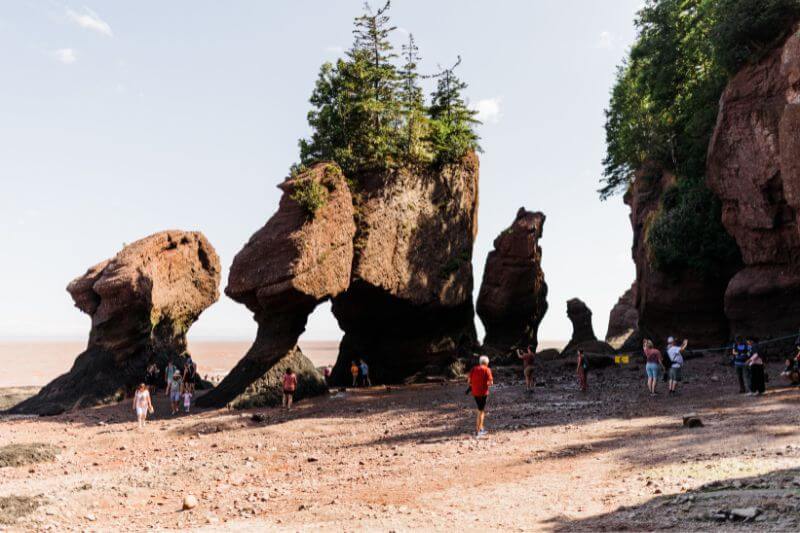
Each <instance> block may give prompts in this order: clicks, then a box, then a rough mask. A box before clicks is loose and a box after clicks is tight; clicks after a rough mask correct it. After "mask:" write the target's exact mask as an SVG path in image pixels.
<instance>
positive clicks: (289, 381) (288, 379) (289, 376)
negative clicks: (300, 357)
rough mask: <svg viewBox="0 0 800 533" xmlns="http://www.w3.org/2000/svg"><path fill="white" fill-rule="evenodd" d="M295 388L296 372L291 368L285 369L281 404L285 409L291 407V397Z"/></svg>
mask: <svg viewBox="0 0 800 533" xmlns="http://www.w3.org/2000/svg"><path fill="white" fill-rule="evenodd" d="M296 390H297V374H295V373H294V371H293V370H292V369H291V368H287V369H286V373H285V374H284V375H283V406H284V407H285V408H287V409H291V408H292V398H294V393H295V391H296Z"/></svg>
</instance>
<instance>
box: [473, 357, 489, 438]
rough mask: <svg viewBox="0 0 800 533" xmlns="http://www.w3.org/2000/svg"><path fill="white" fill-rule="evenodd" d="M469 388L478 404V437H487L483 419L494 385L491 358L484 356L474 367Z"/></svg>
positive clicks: (476, 430)
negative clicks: (490, 389) (490, 367)
mask: <svg viewBox="0 0 800 533" xmlns="http://www.w3.org/2000/svg"><path fill="white" fill-rule="evenodd" d="M468 380H469V387H470V391H471V392H472V397H473V398H475V403H476V404H478V417H477V419H476V421H475V433H476V436H477V437H482V436H483V435H486V430H485V429H483V419H484V415H485V409H486V399H487V398H488V397H489V387H491V386H492V385H494V378H493V377H492V371H491V370H490V369H489V358H488V357H486V356H485V355H482V356H481V357H480V359H479V360H478V364H477V365H475V366H474V367H472V370H471V371H470V373H469V378H468Z"/></svg>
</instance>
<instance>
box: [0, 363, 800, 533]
mask: <svg viewBox="0 0 800 533" xmlns="http://www.w3.org/2000/svg"><path fill="white" fill-rule="evenodd" d="M567 365H569V363H567ZM643 373H644V372H643V370H642V369H641V368H613V369H608V370H606V371H605V372H603V373H602V374H600V375H598V374H594V375H592V376H591V377H590V387H591V390H590V392H589V393H588V394H586V395H582V394H580V393H579V392H578V391H576V387H575V384H574V380H573V377H572V368H571V366H565V365H564V363H561V362H551V363H549V365H547V366H546V368H544V369H543V370H542V372H540V377H539V381H540V382H541V384H542V386H541V387H539V388H538V389H537V391H536V392H535V394H533V395H530V396H529V395H526V394H525V393H524V391H523V390H522V386H521V382H520V381H519V380H518V376H517V374H516V373H513V372H511V371H510V370H508V371H506V370H502V369H501V370H498V371H497V381H498V386H497V387H496V388H495V390H494V392H493V397H492V398H491V399H490V410H489V415H488V419H487V420H488V428H489V430H490V436H489V438H486V439H482V440H476V439H474V438H473V437H472V436H471V435H470V430H471V428H472V424H473V418H472V417H473V410H472V409H473V405H472V403H471V400H470V398H468V397H466V396H465V395H464V386H463V385H462V384H460V383H446V384H431V385H424V386H411V387H401V388H394V387H393V388H390V389H388V390H387V389H385V388H382V387H376V388H373V389H370V390H358V391H352V392H348V393H346V394H337V395H334V396H331V397H328V398H319V399H316V400H314V401H306V402H301V403H300V404H298V405H297V406H296V409H294V410H293V411H291V412H289V413H286V412H284V411H281V410H275V409H270V410H258V411H247V412H228V411H206V412H202V413H196V414H193V415H191V416H181V417H177V418H169V417H167V418H160V419H156V420H154V421H152V422H151V423H150V424H149V426H148V428H147V429H146V430H145V431H142V432H140V431H137V430H135V429H133V423H132V422H131V421H130V420H131V418H132V417H131V416H130V413H129V410H128V409H129V406H128V405H127V404H126V405H124V406H115V407H109V408H101V409H94V410H88V411H84V412H81V413H78V414H72V415H64V416H60V417H55V418H49V419H17V420H9V419H6V420H3V421H0V446H2V445H6V444H10V443H26V442H47V443H51V444H54V445H56V446H58V447H59V448H60V449H61V453H60V455H59V456H58V458H57V460H56V461H55V462H52V463H42V464H38V465H33V466H25V467H10V468H4V469H2V476H0V497H3V496H10V495H17V496H40V497H41V499H43V500H45V501H46V503H44V504H43V505H41V506H40V507H39V508H38V509H37V510H35V511H34V512H33V513H31V514H29V515H27V516H26V517H24V518H22V519H21V521H19V522H17V523H16V524H14V525H13V526H11V527H12V528H19V529H37V530H47V529H51V530H59V531H61V530H65V529H66V530H109V529H117V530H145V529H148V528H151V527H152V528H156V529H185V528H196V529H200V530H208V531H217V530H219V529H223V528H224V529H235V530H241V531H261V530H264V529H265V528H269V529H275V530H286V531H297V530H299V529H311V528H312V527H313V528H315V529H322V530H331V531H342V530H347V531H354V530H365V529H367V530H381V531H389V530H395V531H403V530H433V531H448V530H449V531H453V530H455V529H458V530H462V531H463V530H468V531H477V530H486V529H488V528H495V529H498V528H499V529H502V530H512V531H513V530H518V531H528V530H597V529H609V530H619V529H637V530H638V529H653V528H660V527H674V528H678V529H680V530H687V529H689V530H708V529H709V528H710V527H713V526H715V525H721V526H722V527H724V528H726V529H731V528H742V529H744V528H747V529H753V528H756V529H763V530H770V529H772V530H793V529H794V530H796V529H797V527H798V519H800V518H799V517H800V512H798V511H800V439H798V436H799V435H800V430H799V429H798V422H800V391H798V390H797V389H791V390H790V389H772V390H770V391H769V393H768V394H767V395H766V396H764V397H758V398H756V397H744V396H740V395H737V394H734V393H732V392H735V386H734V381H733V380H734V377H733V376H732V373H731V371H730V369H729V368H726V367H723V366H720V365H718V364H717V363H716V362H715V361H711V360H694V361H690V367H689V369H687V372H686V374H688V382H687V383H686V384H685V387H684V388H683V391H682V393H681V394H680V395H679V396H676V397H668V396H667V395H663V394H662V395H660V396H657V397H655V398H651V397H650V396H649V395H646V394H645V392H644V384H643V380H642V375H643ZM771 374H772V376H773V383H772V385H775V383H774V382H775V381H777V380H778V376H777V371H776V370H772V372H771ZM711 376H714V377H713V378H711ZM712 379H713V381H712ZM662 391H663V387H662ZM689 411H694V412H697V413H698V414H699V416H700V417H701V418H702V420H703V422H704V423H705V426H704V427H702V428H696V429H685V428H683V427H682V426H681V415H683V414H685V413H686V412H689ZM256 412H257V413H259V414H262V415H263V416H264V420H263V421H258V422H257V421H254V420H252V418H251V416H252V414H254V413H256ZM166 413H168V408H167V405H166V402H165V401H164V399H163V397H159V400H158V405H157V414H162V415H163V414H166ZM187 493H192V494H194V495H196V496H197V498H198V499H199V502H200V503H199V505H198V506H197V508H195V509H194V510H191V511H185V512H182V511H181V510H180V508H181V503H182V500H183V497H184V495H185V494H187ZM737 507H756V508H757V513H756V514H757V516H754V517H753V518H751V519H748V522H746V523H740V522H737V521H731V520H730V519H729V514H725V513H728V512H729V511H730V510H731V509H734V508H737ZM734 518H735V517H734ZM751 520H753V521H752V522H750V521H751ZM2 527H3V526H2V525H0V529H2Z"/></svg>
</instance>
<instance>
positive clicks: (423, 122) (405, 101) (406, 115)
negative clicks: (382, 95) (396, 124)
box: [398, 33, 433, 163]
mask: <svg viewBox="0 0 800 533" xmlns="http://www.w3.org/2000/svg"><path fill="white" fill-rule="evenodd" d="M421 59H422V58H420V56H419V48H418V47H417V43H416V41H415V40H414V35H413V34H411V33H410V34H408V43H407V44H404V45H403V60H404V61H405V63H404V64H403V67H402V68H401V69H400V89H399V91H398V94H399V97H400V105H401V109H402V113H403V120H404V124H403V127H404V132H403V137H402V139H401V141H400V149H401V152H402V154H403V156H404V157H405V158H406V159H407V160H408V161H409V162H412V163H429V162H430V161H431V160H432V159H433V153H432V151H431V148H430V140H429V139H428V135H429V133H428V132H429V129H430V119H429V118H428V116H427V114H426V112H425V96H424V94H423V92H422V87H420V86H419V77H420V76H419V73H418V72H417V66H418V65H419V62H420V60H421Z"/></svg>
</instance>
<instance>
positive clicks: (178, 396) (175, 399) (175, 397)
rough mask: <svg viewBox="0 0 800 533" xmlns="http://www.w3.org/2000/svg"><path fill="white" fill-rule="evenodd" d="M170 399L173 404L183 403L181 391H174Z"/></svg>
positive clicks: (170, 394)
mask: <svg viewBox="0 0 800 533" xmlns="http://www.w3.org/2000/svg"><path fill="white" fill-rule="evenodd" d="M169 399H170V400H172V401H173V402H179V401H181V393H180V391H172V392H170V393H169Z"/></svg>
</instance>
